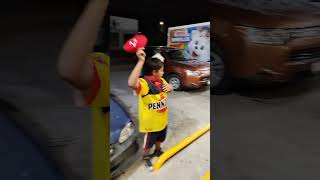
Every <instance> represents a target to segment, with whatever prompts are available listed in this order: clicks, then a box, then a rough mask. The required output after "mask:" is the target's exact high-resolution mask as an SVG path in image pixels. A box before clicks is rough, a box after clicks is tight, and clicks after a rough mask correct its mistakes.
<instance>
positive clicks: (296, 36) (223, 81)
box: [209, 0, 320, 92]
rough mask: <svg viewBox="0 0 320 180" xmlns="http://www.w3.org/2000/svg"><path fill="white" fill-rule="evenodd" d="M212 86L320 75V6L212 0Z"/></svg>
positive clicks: (219, 87)
mask: <svg viewBox="0 0 320 180" xmlns="http://www.w3.org/2000/svg"><path fill="white" fill-rule="evenodd" d="M210 2H211V3H210V11H209V12H210V17H211V19H210V22H211V33H210V34H211V62H212V63H211V65H212V66H211V81H212V82H211V87H212V90H213V92H219V91H224V90H226V89H227V88H228V86H229V85H230V82H231V81H230V79H234V78H240V79H249V80H254V81H258V82H264V81H265V80H266V81H267V82H274V81H276V82H282V81H288V80H290V79H291V78H292V77H293V76H294V75H296V74H298V73H299V72H310V71H314V72H317V71H319V66H320V65H319V62H320V3H319V2H318V3H317V2H316V1H312V0H310V1H307V0H306V1H294V0H292V1H291V0H290V1H287V2H286V1H267V0H246V1H233V0H210Z"/></svg>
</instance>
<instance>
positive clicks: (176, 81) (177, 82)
mask: <svg viewBox="0 0 320 180" xmlns="http://www.w3.org/2000/svg"><path fill="white" fill-rule="evenodd" d="M167 79H168V83H169V84H170V85H171V86H172V88H173V89H174V90H175V91H180V90H181V89H182V82H181V78H180V77H179V76H178V75H176V74H170V75H169V76H168V78H167Z"/></svg>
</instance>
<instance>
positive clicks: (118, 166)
mask: <svg viewBox="0 0 320 180" xmlns="http://www.w3.org/2000/svg"><path fill="white" fill-rule="evenodd" d="M139 137H140V134H139V132H138V130H137V128H136V127H135V124H134V121H133V118H132V117H131V116H130V114H129V113H128V111H127V107H126V106H125V105H124V104H123V103H122V102H121V100H120V99H119V98H117V97H116V96H114V95H112V94H111V95H110V171H111V178H112V179H114V178H115V177H117V176H119V175H120V174H121V173H123V172H124V171H125V170H126V168H128V167H129V166H130V165H131V164H132V163H133V162H134V161H135V160H137V158H138V157H139V156H138V151H139V147H140V145H139V144H140V143H139V139H140V138H139Z"/></svg>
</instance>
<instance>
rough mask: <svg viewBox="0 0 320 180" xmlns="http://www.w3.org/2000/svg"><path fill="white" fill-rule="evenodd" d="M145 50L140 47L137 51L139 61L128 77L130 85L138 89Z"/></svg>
mask: <svg viewBox="0 0 320 180" xmlns="http://www.w3.org/2000/svg"><path fill="white" fill-rule="evenodd" d="M143 50H144V48H140V49H138V51H137V53H136V55H137V57H138V62H137V64H136V66H135V67H134V68H133V70H132V72H131V74H130V76H129V79H128V85H129V86H130V87H131V88H132V89H134V90H137V89H138V88H139V77H140V74H141V70H142V68H143V64H144V61H145V57H146V53H145V52H144V51H143Z"/></svg>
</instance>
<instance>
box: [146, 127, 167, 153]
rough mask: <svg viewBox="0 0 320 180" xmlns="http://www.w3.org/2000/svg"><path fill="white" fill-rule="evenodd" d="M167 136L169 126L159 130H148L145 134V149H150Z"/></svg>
mask: <svg viewBox="0 0 320 180" xmlns="http://www.w3.org/2000/svg"><path fill="white" fill-rule="evenodd" d="M166 136H167V127H165V128H164V129H163V130H161V131H158V132H148V133H146V134H145V136H144V143H143V148H144V149H150V148H152V146H153V145H154V144H155V143H156V142H163V141H164V140H165V139H166Z"/></svg>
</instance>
